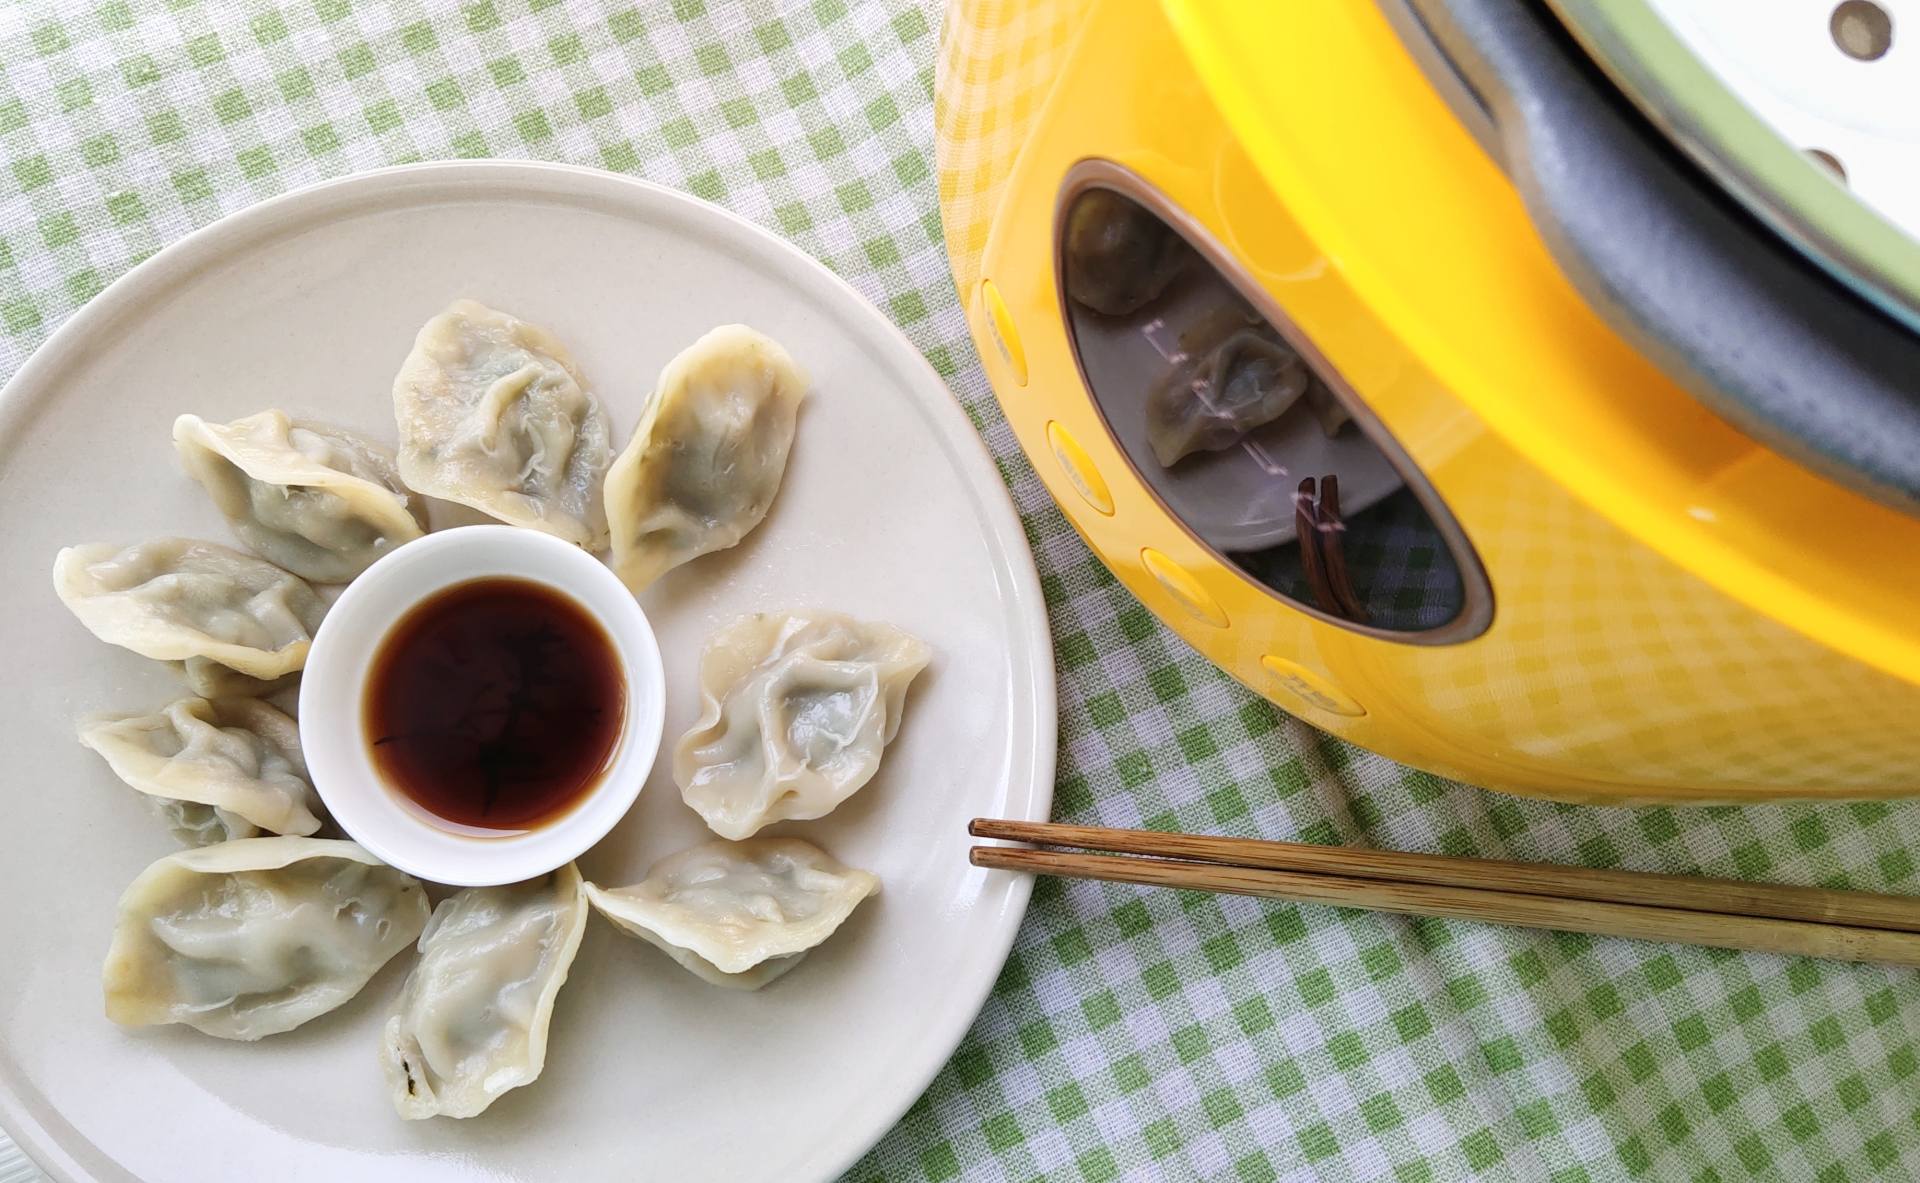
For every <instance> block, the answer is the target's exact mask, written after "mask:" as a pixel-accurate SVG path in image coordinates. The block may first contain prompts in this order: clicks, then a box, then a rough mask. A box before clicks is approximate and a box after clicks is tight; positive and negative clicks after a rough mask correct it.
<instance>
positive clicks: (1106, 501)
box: [1047, 419, 1113, 517]
mask: <svg viewBox="0 0 1920 1183" xmlns="http://www.w3.org/2000/svg"><path fill="white" fill-rule="evenodd" d="M1047 446H1048V447H1049V448H1052V449H1053V458H1054V459H1055V460H1058V461H1059V462H1060V469H1061V471H1062V472H1064V473H1066V474H1067V481H1068V483H1070V484H1071V485H1072V486H1073V491H1074V492H1076V493H1078V494H1080V499H1081V500H1083V501H1085V502H1086V503H1087V504H1088V505H1091V506H1092V507H1093V508H1094V509H1096V510H1098V511H1099V512H1101V513H1103V514H1106V515H1108V516H1109V517H1111V516H1112V514H1113V494H1112V493H1111V492H1110V491H1108V489H1107V481H1106V478H1105V477H1103V476H1101V475H1100V470H1099V469H1097V468H1095V467H1094V466H1093V460H1092V459H1091V458H1089V457H1088V456H1087V453H1086V451H1085V450H1084V449H1082V448H1081V447H1080V441H1079V440H1076V439H1074V438H1073V435H1072V433H1070V432H1069V431H1067V429H1066V428H1064V427H1062V426H1060V424H1059V422H1058V421H1056V420H1051V419H1050V420H1048V421H1047Z"/></svg>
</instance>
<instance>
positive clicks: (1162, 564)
mask: <svg viewBox="0 0 1920 1183" xmlns="http://www.w3.org/2000/svg"><path fill="white" fill-rule="evenodd" d="M1140 565H1141V566H1143V567H1145V568H1146V569H1147V574H1149V575H1151V576H1153V577H1154V578H1155V579H1157V580H1159V581H1160V586H1161V587H1164V588H1166V589H1167V594H1168V595H1171V596H1172V597H1173V598H1174V600H1175V601H1176V602H1178V603H1179V605H1180V606H1181V607H1182V608H1185V609H1186V610H1187V611H1188V613H1190V614H1191V615H1192V616H1193V618H1194V619H1195V620H1198V621H1200V622H1201V623H1202V624H1210V625H1212V626H1213V627H1215V628H1225V627H1227V610H1226V609H1225V608H1222V607H1221V606H1220V602H1219V601H1218V600H1216V599H1214V598H1213V593H1212V592H1209V591H1208V590H1207V589H1206V587H1205V586H1204V585H1202V584H1201V582H1200V581H1199V580H1198V579H1195V578H1194V577H1193V575H1192V573H1191V572H1189V571H1188V570H1187V569H1186V568H1185V567H1182V566H1181V565H1180V564H1178V563H1176V562H1174V561H1173V560H1172V559H1170V558H1168V557H1167V556H1166V555H1163V554H1161V553H1160V552H1159V551H1157V550H1155V549H1153V548H1152V547H1151V546H1149V547H1145V548H1143V549H1142V550H1141V551H1140Z"/></svg>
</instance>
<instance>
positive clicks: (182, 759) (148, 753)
mask: <svg viewBox="0 0 1920 1183" xmlns="http://www.w3.org/2000/svg"><path fill="white" fill-rule="evenodd" d="M80 742H81V743H83V744H85V745H86V746H87V747H89V748H92V749H93V750H94V751H96V752H98V753H100V755H101V756H102V757H103V758H105V760H106V762H107V764H108V765H109V766H110V767H111V768H112V769H113V772H114V775H116V776H118V777H119V778H120V779H121V780H123V781H125V782H127V783H128V784H129V785H132V786H133V787H134V788H136V789H138V790H140V791H141V792H143V793H146V794H148V795H149V796H152V797H158V798H161V799H164V800H170V801H190V802H193V803H195V804H199V805H204V806H211V807H213V808H215V809H218V810H222V811H224V812H226V813H228V814H232V815H233V816H235V817H237V818H239V819H241V820H243V821H245V822H247V823H249V824H251V825H254V826H257V827H259V828H260V829H262V830H267V831H269V832H271V833H275V834H311V833H313V832H314V831H315V830H317V829H319V828H320V818H319V817H318V816H317V815H318V813H319V811H320V800H319V798H318V797H317V796H316V795H315V794H314V791H313V786H312V784H310V783H309V782H308V780H307V764H306V761H305V760H304V759H303V758H302V757H301V754H300V727H299V725H298V724H296V723H295V722H294V721H293V720H292V719H289V718H288V717H287V716H285V715H283V714H281V713H280V712H279V711H277V710H275V709H274V708H272V707H270V706H268V705H267V704H266V703H264V702H261V701H260V700H259V699H257V698H220V699H212V700H209V699H205V698H183V699H181V700H179V701H178V702H175V703H173V704H172V705H170V706H168V707H167V708H166V709H165V710H162V711H159V712H157V713H155V714H151V715H96V716H93V717H90V718H87V719H83V720H81V723H80ZM233 836H236V837H237V836H240V835H238V834H235V835H233Z"/></svg>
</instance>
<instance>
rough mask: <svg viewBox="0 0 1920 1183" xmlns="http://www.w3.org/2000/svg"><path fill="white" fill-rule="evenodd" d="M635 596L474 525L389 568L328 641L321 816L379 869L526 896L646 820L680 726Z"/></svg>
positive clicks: (316, 707) (359, 591)
mask: <svg viewBox="0 0 1920 1183" xmlns="http://www.w3.org/2000/svg"><path fill="white" fill-rule="evenodd" d="M665 712H666V675H665V671H664V670H663V669H662V666H661V662H660V647H659V644H658V643H657V642H656V641H655V639H654V635H653V627H652V626H651V625H650V624H648V623H647V616H646V613H645V612H643V611H641V609H640V604H639V602H638V601H636V600H635V599H634V598H633V593H632V592H631V591H628V590H627V586H626V585H625V584H624V583H621V582H620V578H619V576H617V575H615V574H614V573H613V572H612V571H610V570H608V568H607V566H606V564H605V563H602V562H601V561H600V560H599V559H596V558H594V557H593V556H592V555H591V554H588V553H587V552H586V551H584V550H581V549H580V548H579V547H577V546H575V545H573V544H572V543H571V542H566V541H563V540H562V539H559V538H555V537H554V536H552V535H551V534H543V533H541V532H540V531H538V530H528V529H522V528H519V527H515V526H459V527H455V528H454V529H451V530H442V531H439V532H437V533H433V534H429V535H427V536H426V537H425V538H417V539H415V540H414V541H412V542H409V543H407V544H406V545H405V546H401V547H397V548H395V549H394V550H393V551H391V552H389V553H388V554H386V555H384V556H382V557H381V558H380V559H379V561H377V562H375V563H374V564H373V566H371V567H368V568H367V570H366V573H365V574H363V575H361V576H360V577H359V578H358V579H356V580H354V581H353V582H352V583H351V584H349V585H348V586H347V589H346V590H345V591H344V592H342V593H341V594H340V598H339V599H338V600H336V601H334V604H333V607H332V608H331V609H329V610H328V612H327V615H326V618H325V619H324V620H322V621H321V622H320V628H319V630H318V631H317V632H315V633H314V637H313V648H312V649H311V650H309V651H308V653H307V667H306V671H305V673H304V674H302V676H301V679H300V744H301V747H302V749H303V750H304V752H305V755H306V759H307V772H308V774H309V776H310V777H311V779H312V781H313V787H314V789H315V790H316V791H317V792H318V793H319V794H320V800H321V803H322V804H324V805H325V806H326V808H327V812H328V813H329V814H330V815H331V816H332V818H333V820H334V821H335V822H336V823H338V824H339V826H340V828H341V829H343V830H345V831H346V832H347V835H348V836H349V837H351V838H352V839H354V840H355V841H356V842H358V843H360V845H362V846H364V847H366V848H367V849H368V850H369V851H371V852H372V853H373V855H374V857H376V858H378V859H379V860H380V861H381V862H384V863H388V864H391V865H392V866H395V867H398V868H400V869H401V870H403V871H406V872H407V873H409V874H412V875H417V876H419V877H420V878H422V879H425V880H428V881H429V882H433V883H445V884H449V885H453V886H458V887H478V886H483V885H486V884H494V883H518V882H520V881H522V880H525V879H532V878H534V877H535V876H538V875H544V874H546V873H547V872H548V871H551V870H553V869H554V868H555V867H559V866H563V865H565V864H566V863H567V862H568V861H570V860H572V859H575V858H577V857H579V856H580V854H581V853H582V852H584V851H585V850H587V848H589V847H591V846H592V845H593V844H594V843H596V842H598V841H599V840H600V839H601V838H603V837H605V836H606V834H607V831H609V830H611V829H612V828H613V827H614V826H615V825H617V824H619V822H620V819H621V818H623V817H625V816H626V814H627V811H628V810H629V809H631V808H632V807H633V803H634V801H635V799H636V798H638V797H639V795H640V791H641V789H642V788H643V787H644V785H645V784H646V780H647V776H648V773H649V772H650V770H651V769H652V767H653V759H654V756H655V755H656V754H657V753H658V752H659V750H660V739H661V729H662V726H663V725H664V723H665V721H666V716H665Z"/></svg>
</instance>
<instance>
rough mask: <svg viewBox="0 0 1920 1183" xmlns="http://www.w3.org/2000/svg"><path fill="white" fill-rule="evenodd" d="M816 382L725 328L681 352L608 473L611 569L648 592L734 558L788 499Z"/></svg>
mask: <svg viewBox="0 0 1920 1183" xmlns="http://www.w3.org/2000/svg"><path fill="white" fill-rule="evenodd" d="M806 393H807V378H806V375H805V374H803V373H801V372H800V367H799V366H797V365H796V364H794V360H793V359H792V358H791V357H789V356H787V351H786V350H784V349H782V348H780V345H779V343H778V342H776V341H774V340H772V339H771V338H769V337H766V336H763V335H762V334H760V333H756V332H754V331H753V330H752V329H750V328H748V327H746V326H745V325H722V326H721V327H719V328H717V329H714V330H713V331H712V332H710V333H708V334H707V335H706V336H704V337H702V338H700V339H699V340H698V341H695V342H694V343H693V344H692V345H689V346H688V347H687V348H686V349H684V350H682V351H681V353H680V355H679V356H678V357H675V358H674V359H673V360H672V361H670V362H668V363H667V368H666V369H664V370H662V371H661V372H660V386H659V389H657V390H656V391H654V394H653V399H652V401H651V402H649V403H648V404H647V409H646V411H645V412H643V413H642V414H641V417H640V426H639V427H637V428H636V429H634V433H633V439H632V440H630V441H629V442H628V443H627V447H626V450H625V451H623V452H621V453H620V458H619V459H618V460H616V461H614V463H613V468H612V470H611V471H609V472H608V473H607V521H608V524H609V526H610V528H611V529H612V532H613V569H614V571H615V572H617V573H618V574H619V576H620V578H621V579H623V580H625V581H626V583H627V586H628V587H630V588H632V589H633V590H635V591H639V590H641V589H642V588H644V587H646V586H647V585H648V584H650V583H652V582H653V581H654V580H656V579H658V578H659V577H660V576H661V575H663V574H665V573H666V572H667V571H670V570H672V569H673V568H675V567H678V566H679V565H680V564H682V563H684V562H686V561H687V560H689V559H694V558H698V557H699V556H701V555H703V554H707V553H708V552H710V551H716V550H725V549H726V548H727V547H730V546H733V545H735V544H737V543H738V542H739V541H740V540H741V539H742V538H744V537H746V536H747V532H748V531H750V530H752V529H753V528H754V527H755V526H757V525H759V524H760V522H761V520H762V519H764V518H765V517H766V516H767V510H768V508H769V507H771V506H772V505H773V498H774V494H776V493H778V492H779V491H780V478H781V477H782V476H783V475H784V474H785V473H786V471H787V451H788V449H790V448H791V447H792V446H793V423H794V416H795V414H796V412H797V411H798V410H799V407H800V400H801V399H803V398H805V397H806Z"/></svg>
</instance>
